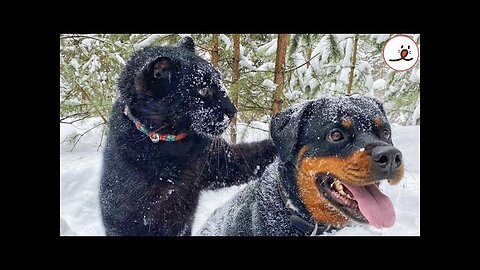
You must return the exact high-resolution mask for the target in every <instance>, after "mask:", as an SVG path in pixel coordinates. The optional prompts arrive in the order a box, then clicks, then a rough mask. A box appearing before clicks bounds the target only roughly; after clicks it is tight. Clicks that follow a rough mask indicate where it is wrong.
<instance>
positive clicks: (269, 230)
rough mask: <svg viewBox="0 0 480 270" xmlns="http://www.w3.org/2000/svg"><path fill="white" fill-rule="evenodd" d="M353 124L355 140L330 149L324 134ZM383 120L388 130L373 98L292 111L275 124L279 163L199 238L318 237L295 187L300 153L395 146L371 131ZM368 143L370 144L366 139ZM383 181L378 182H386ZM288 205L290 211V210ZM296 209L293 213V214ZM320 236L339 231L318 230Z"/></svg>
mask: <svg viewBox="0 0 480 270" xmlns="http://www.w3.org/2000/svg"><path fill="white" fill-rule="evenodd" d="M343 116H349V117H351V118H352V119H354V123H355V124H354V126H353V127H352V131H351V132H353V134H351V135H349V136H351V137H350V138H349V139H348V140H346V141H345V143H329V142H328V141H326V140H325V137H326V134H327V133H328V132H329V131H330V130H332V128H337V127H339V128H341V126H340V119H341V118H342V117H343ZM375 117H380V118H381V119H383V120H384V121H385V123H386V125H385V127H386V128H389V125H388V122H387V119H386V115H385V111H384V109H383V106H382V104H381V102H380V101H379V100H377V99H374V98H370V97H358V96H352V97H344V98H321V99H318V100H315V101H308V102H306V103H304V104H301V105H299V106H296V107H294V108H289V109H287V110H285V111H283V112H281V113H279V114H278V115H277V116H276V117H275V118H274V119H272V125H271V135H272V138H273V141H274V142H275V145H276V146H277V148H278V155H279V157H278V158H277V159H276V160H275V161H274V162H273V163H272V164H271V165H269V167H268V168H267V169H266V170H265V172H264V174H263V175H262V177H261V178H260V179H258V180H256V181H252V182H251V183H249V184H248V185H247V187H246V188H245V189H244V190H242V191H240V192H239V193H237V194H236V195H235V196H234V197H233V198H232V199H231V200H230V201H228V202H227V203H226V204H225V205H223V206H221V207H220V208H218V209H216V210H215V212H214V213H213V214H212V215H211V216H210V217H209V218H208V219H207V221H206V222H205V223H204V225H203V227H202V228H201V229H200V231H199V234H200V235H209V236H211V235H227V236H304V235H306V234H310V233H312V232H314V226H313V224H315V221H314V220H313V217H312V216H311V214H310V213H309V212H308V210H307V208H306V207H305V205H304V204H303V202H302V200H301V198H300V196H299V192H298V188H299V187H298V186H297V183H296V172H297V160H296V158H297V153H298V151H299V150H300V148H301V147H302V146H304V145H308V146H309V150H308V151H307V152H305V155H306V156H313V157H335V156H347V155H349V154H351V153H353V152H354V151H357V150H358V149H361V148H364V147H369V145H372V144H374V145H393V143H392V141H391V139H388V140H382V139H380V138H379V137H378V134H380V132H381V130H377V128H376V127H375V126H373V125H372V120H373V119H374V118H375ZM366 138H368V139H366ZM384 176H385V175H383V176H379V179H385V177H384ZM287 203H288V204H289V205H290V206H289V207H287V206H286V205H287ZM292 209H294V210H292ZM318 225H319V227H318V228H317V230H316V235H319V234H323V233H325V232H326V231H329V230H332V229H336V228H335V227H333V226H329V224H318Z"/></svg>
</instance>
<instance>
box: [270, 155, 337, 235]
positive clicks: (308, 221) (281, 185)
mask: <svg viewBox="0 0 480 270" xmlns="http://www.w3.org/2000/svg"><path fill="white" fill-rule="evenodd" d="M290 167H294V165H293V164H283V163H280V164H279V168H278V169H279V173H280V175H279V177H278V179H277V186H278V193H279V194H280V198H281V199H282V202H283V204H284V206H285V208H287V209H288V211H289V214H290V216H289V219H290V223H291V225H292V226H293V227H295V228H297V229H298V230H300V231H301V232H303V233H304V234H305V235H308V236H317V235H322V234H324V233H325V232H330V231H332V230H334V229H336V228H335V227H333V226H331V225H326V224H322V223H318V222H316V221H315V220H314V219H313V217H312V215H311V214H310V213H309V212H308V211H307V210H306V209H305V207H304V206H303V204H302V203H301V202H300V200H299V199H298V198H294V196H291V195H290V194H295V191H292V192H289V190H291V189H294V188H295V187H294V186H289V187H288V186H287V187H286V186H285V183H295V179H294V176H293V175H292V174H291V172H292V171H295V170H294V169H293V170H292V168H290Z"/></svg>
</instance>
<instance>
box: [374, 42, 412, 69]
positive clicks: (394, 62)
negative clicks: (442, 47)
mask: <svg viewBox="0 0 480 270" xmlns="http://www.w3.org/2000/svg"><path fill="white" fill-rule="evenodd" d="M382 54H383V60H384V61H385V63H387V65H388V66H389V67H390V68H392V69H394V70H397V71H407V70H409V69H411V68H412V67H413V66H415V64H416V63H417V61H418V56H419V49H418V46H417V43H415V41H413V39H411V38H410V37H409V36H404V35H398V36H394V37H392V38H391V39H389V40H388V41H387V43H386V44H385V47H383V53H382Z"/></svg>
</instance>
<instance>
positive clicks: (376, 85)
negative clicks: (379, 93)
mask: <svg viewBox="0 0 480 270" xmlns="http://www.w3.org/2000/svg"><path fill="white" fill-rule="evenodd" d="M386 85H387V81H385V80H384V79H378V80H376V81H374V82H373V89H375V90H377V89H384V88H385V86H386Z"/></svg>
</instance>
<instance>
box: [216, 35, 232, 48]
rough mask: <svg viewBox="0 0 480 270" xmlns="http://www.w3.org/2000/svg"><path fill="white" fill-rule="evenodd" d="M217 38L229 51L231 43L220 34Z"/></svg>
mask: <svg viewBox="0 0 480 270" xmlns="http://www.w3.org/2000/svg"><path fill="white" fill-rule="evenodd" d="M218 38H220V40H222V41H223V42H224V43H225V45H227V46H226V47H225V49H229V48H231V47H232V42H231V41H230V39H229V38H228V37H227V36H226V35H225V34H220V35H219V36H218Z"/></svg>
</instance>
